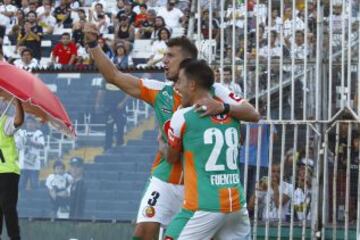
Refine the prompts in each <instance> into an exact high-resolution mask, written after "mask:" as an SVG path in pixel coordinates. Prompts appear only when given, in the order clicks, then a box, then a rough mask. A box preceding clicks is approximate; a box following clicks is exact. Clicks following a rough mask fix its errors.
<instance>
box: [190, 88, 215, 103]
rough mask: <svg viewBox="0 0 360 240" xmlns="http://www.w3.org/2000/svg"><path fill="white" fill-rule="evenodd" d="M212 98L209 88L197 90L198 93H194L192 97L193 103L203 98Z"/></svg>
mask: <svg viewBox="0 0 360 240" xmlns="http://www.w3.org/2000/svg"><path fill="white" fill-rule="evenodd" d="M204 98H211V94H210V92H209V91H207V90H197V93H196V94H195V95H194V97H193V99H192V103H193V104H192V105H194V104H196V103H198V102H199V101H200V100H201V99H204Z"/></svg>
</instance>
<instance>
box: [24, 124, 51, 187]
mask: <svg viewBox="0 0 360 240" xmlns="http://www.w3.org/2000/svg"><path fill="white" fill-rule="evenodd" d="M24 131H25V133H24V134H23V136H25V139H23V146H24V147H23V148H22V149H19V150H20V151H19V163H20V168H21V178H20V189H21V190H25V189H26V185H27V183H28V182H30V185H31V189H36V188H37V187H38V186H39V172H40V169H41V159H40V157H41V155H40V154H41V150H42V149H43V148H44V146H45V137H44V135H43V133H42V131H41V130H40V129H38V124H37V122H36V120H35V119H34V118H32V117H29V118H27V121H26V130H24Z"/></svg>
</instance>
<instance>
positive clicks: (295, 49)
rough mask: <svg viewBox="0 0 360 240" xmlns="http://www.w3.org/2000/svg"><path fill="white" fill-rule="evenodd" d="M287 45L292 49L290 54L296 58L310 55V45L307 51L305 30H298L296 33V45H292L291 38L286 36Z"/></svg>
mask: <svg viewBox="0 0 360 240" xmlns="http://www.w3.org/2000/svg"><path fill="white" fill-rule="evenodd" d="M285 45H286V47H287V48H288V49H289V50H290V56H291V57H292V56H293V57H294V58H295V59H305V57H308V56H309V52H310V49H309V47H308V48H307V49H306V51H305V34H304V31H302V30H298V31H296V33H295V41H294V45H292V39H291V38H289V37H288V38H285Z"/></svg>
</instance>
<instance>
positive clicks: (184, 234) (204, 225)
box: [165, 207, 251, 240]
mask: <svg viewBox="0 0 360 240" xmlns="http://www.w3.org/2000/svg"><path fill="white" fill-rule="evenodd" d="M180 239H181V240H209V239H216V240H217V239H221V240H224V239H225V240H251V225H250V220H249V214H248V211H247V209H246V207H243V208H242V209H241V210H240V211H237V212H233V213H228V214H226V213H220V212H206V211H195V212H192V211H188V210H185V209H183V210H182V211H181V212H180V213H179V214H177V215H176V217H175V218H174V219H173V221H172V222H171V223H170V225H169V226H168V229H167V230H166V233H165V240H180Z"/></svg>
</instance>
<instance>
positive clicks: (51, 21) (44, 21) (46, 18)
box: [38, 3, 56, 34]
mask: <svg viewBox="0 0 360 240" xmlns="http://www.w3.org/2000/svg"><path fill="white" fill-rule="evenodd" d="M43 7H44V12H43V13H42V14H41V15H39V17H38V18H39V25H40V26H41V27H42V28H43V32H44V34H52V33H53V31H54V26H56V18H55V17H54V16H52V15H51V11H52V8H51V5H50V4H48V3H45V5H44V6H43Z"/></svg>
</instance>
